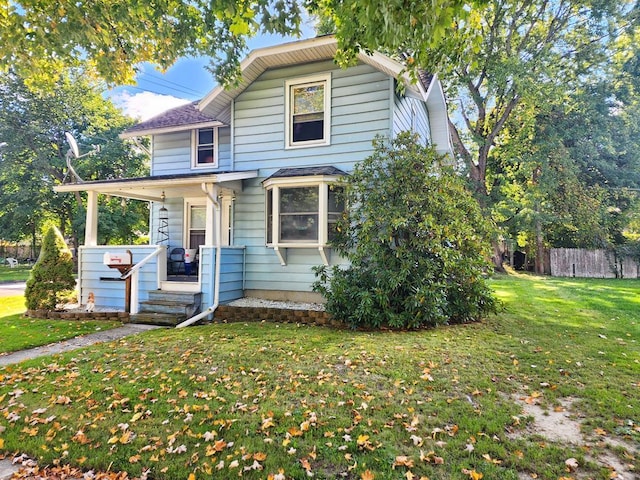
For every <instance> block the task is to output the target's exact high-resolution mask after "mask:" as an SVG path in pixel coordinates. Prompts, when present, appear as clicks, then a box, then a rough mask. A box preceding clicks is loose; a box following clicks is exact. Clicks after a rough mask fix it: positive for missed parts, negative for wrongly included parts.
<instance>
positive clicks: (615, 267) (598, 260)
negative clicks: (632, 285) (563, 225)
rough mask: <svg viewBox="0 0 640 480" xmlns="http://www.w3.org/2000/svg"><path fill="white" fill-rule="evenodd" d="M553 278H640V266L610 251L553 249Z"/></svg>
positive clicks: (551, 254)
mask: <svg viewBox="0 0 640 480" xmlns="http://www.w3.org/2000/svg"><path fill="white" fill-rule="evenodd" d="M550 264H551V276H553V277H583V278H640V265H639V264H638V262H636V261H635V260H633V259H631V258H629V257H618V256H617V255H616V254H615V253H614V252H613V251H610V250H602V249H600V250H585V249H581V248H552V249H551V252H550Z"/></svg>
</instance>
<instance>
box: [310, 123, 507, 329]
mask: <svg viewBox="0 0 640 480" xmlns="http://www.w3.org/2000/svg"><path fill="white" fill-rule="evenodd" d="M374 143H375V145H374V146H375V152H374V154H373V155H371V156H370V157H369V158H367V159H366V160H364V161H363V162H362V163H360V164H358V165H357V166H356V168H355V170H354V172H353V173H352V174H351V175H350V176H349V177H347V178H346V180H345V181H346V188H345V195H346V201H347V205H348V212H347V213H346V214H345V217H344V218H343V219H342V221H341V222H340V223H339V227H338V232H337V234H336V239H335V240H334V242H333V246H334V248H335V249H336V251H337V252H338V253H339V254H341V255H342V256H344V257H345V258H346V259H347V260H349V262H350V265H349V266H348V267H344V266H334V267H333V268H331V269H329V268H327V267H318V268H317V269H316V274H317V275H318V281H317V282H316V283H315V284H314V289H315V290H316V291H318V292H320V293H321V294H323V295H324V296H325V297H326V299H327V304H326V308H327V311H329V312H330V313H331V314H332V315H334V316H335V317H337V318H339V319H342V320H344V321H346V322H347V323H348V324H349V325H351V326H352V327H360V326H364V327H375V328H379V327H393V328H418V327H423V326H433V325H439V324H444V323H447V322H450V323H458V322H468V321H472V320H477V319H479V318H480V317H482V316H483V315H485V314H487V313H489V312H491V311H492V310H493V309H494V307H495V303H494V300H493V297H492V296H491V293H490V291H489V288H488V287H487V286H486V284H485V281H484V278H483V276H484V274H485V272H486V270H487V267H488V264H487V261H486V253H487V245H486V243H485V240H484V239H485V238H487V236H488V231H487V226H486V223H485V221H484V220H483V217H482V215H481V212H480V209H479V207H478V204H477V203H476V202H475V201H474V199H473V197H472V196H471V194H470V193H469V192H468V191H467V190H466V188H465V186H464V182H463V180H462V179H461V178H460V177H459V176H458V175H457V174H456V173H455V172H454V171H453V170H452V169H451V168H450V167H448V166H446V165H445V164H444V162H443V158H441V157H439V156H438V155H437V154H436V153H435V151H434V150H433V149H432V148H430V147H422V146H420V145H419V142H418V141H417V139H416V137H415V136H414V135H411V134H409V133H403V134H401V135H399V136H398V138H396V139H395V140H393V141H390V142H386V141H383V140H382V139H380V138H378V139H376V140H375V142H374Z"/></svg>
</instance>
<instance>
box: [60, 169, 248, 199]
mask: <svg viewBox="0 0 640 480" xmlns="http://www.w3.org/2000/svg"><path fill="white" fill-rule="evenodd" d="M257 176H258V171H257V170H249V171H245V172H228V173H207V174H195V175H161V176H155V177H140V178H123V179H116V180H96V181H92V182H83V183H72V184H67V185H58V186H56V187H54V191H56V192H90V191H92V192H97V193H100V194H103V195H111V196H114V197H123V198H131V199H135V200H145V201H160V200H162V194H163V193H164V195H165V198H178V197H198V196H203V197H204V196H205V193H204V192H203V190H202V185H203V184H217V185H219V186H220V187H221V188H222V189H223V191H225V190H226V191H229V192H231V191H234V192H239V191H241V190H242V180H246V179H249V178H255V177H257Z"/></svg>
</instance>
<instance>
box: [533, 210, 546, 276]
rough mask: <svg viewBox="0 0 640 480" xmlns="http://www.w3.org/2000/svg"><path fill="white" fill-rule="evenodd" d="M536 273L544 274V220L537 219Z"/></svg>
mask: <svg viewBox="0 0 640 480" xmlns="http://www.w3.org/2000/svg"><path fill="white" fill-rule="evenodd" d="M535 263H536V273H537V274H539V275H544V238H543V234H542V222H540V219H537V220H536V262H535Z"/></svg>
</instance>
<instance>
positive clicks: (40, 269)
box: [24, 227, 76, 310]
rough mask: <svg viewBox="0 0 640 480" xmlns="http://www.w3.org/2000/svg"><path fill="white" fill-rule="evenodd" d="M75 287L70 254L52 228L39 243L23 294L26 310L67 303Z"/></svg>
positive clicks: (55, 229)
mask: <svg viewBox="0 0 640 480" xmlns="http://www.w3.org/2000/svg"><path fill="white" fill-rule="evenodd" d="M75 286H76V281H75V278H74V275H73V258H72V255H71V251H70V250H69V248H68V247H67V244H66V243H65V241H64V238H63V237H62V234H61V233H60V231H59V230H58V229H57V228H55V227H52V228H50V229H49V230H48V231H47V234H46V235H45V237H44V240H43V242H42V250H41V252H40V257H39V258H38V261H37V262H36V264H35V265H34V266H33V269H32V270H31V276H30V277H29V280H27V288H26V289H25V292H24V295H25V297H26V300H27V308H28V309H29V310H55V309H56V307H57V305H58V304H59V303H61V302H64V301H66V300H69V299H70V298H71V297H72V295H73V291H74V289H75Z"/></svg>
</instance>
